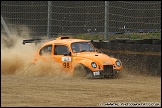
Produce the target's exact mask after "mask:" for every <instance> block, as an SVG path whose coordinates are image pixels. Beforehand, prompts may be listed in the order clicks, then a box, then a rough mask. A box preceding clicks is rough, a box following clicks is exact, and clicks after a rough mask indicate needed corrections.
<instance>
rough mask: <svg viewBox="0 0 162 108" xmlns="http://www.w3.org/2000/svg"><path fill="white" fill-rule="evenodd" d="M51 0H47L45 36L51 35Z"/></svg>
mask: <svg viewBox="0 0 162 108" xmlns="http://www.w3.org/2000/svg"><path fill="white" fill-rule="evenodd" d="M51 5H52V1H48V23H47V38H48V37H50V36H51V27H50V26H51V16H52V15H51V14H52V13H51V12H52V7H51Z"/></svg>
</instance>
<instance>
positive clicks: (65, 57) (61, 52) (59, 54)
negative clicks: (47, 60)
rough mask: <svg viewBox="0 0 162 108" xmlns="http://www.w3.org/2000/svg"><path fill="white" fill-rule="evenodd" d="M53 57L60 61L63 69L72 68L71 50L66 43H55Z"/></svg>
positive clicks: (69, 69)
mask: <svg viewBox="0 0 162 108" xmlns="http://www.w3.org/2000/svg"><path fill="white" fill-rule="evenodd" d="M53 53H54V54H53V56H52V57H53V58H54V60H55V61H56V62H58V63H60V64H61V66H62V67H63V69H65V70H67V71H71V69H72V59H71V55H70V54H71V52H70V50H69V48H68V46H67V45H64V44H55V45H54V52H53Z"/></svg>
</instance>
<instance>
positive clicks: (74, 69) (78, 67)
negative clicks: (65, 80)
mask: <svg viewBox="0 0 162 108" xmlns="http://www.w3.org/2000/svg"><path fill="white" fill-rule="evenodd" d="M37 41H40V40H37ZM31 42H36V41H35V40H32V41H31V40H23V44H25V43H31ZM48 59H52V60H54V61H56V62H58V63H60V64H61V65H62V68H63V69H64V70H66V71H67V72H68V73H69V74H70V75H72V76H78V77H86V78H109V77H114V76H116V75H117V74H118V73H119V72H120V71H121V70H122V63H121V61H120V60H118V59H116V58H111V57H109V56H108V55H106V54H103V53H101V52H98V51H97V49H96V48H95V47H94V46H93V44H92V43H91V42H90V41H89V40H83V39H71V38H69V37H65V36H64V37H58V38H56V39H55V40H51V41H48V42H46V43H44V44H43V45H42V46H41V47H40V48H39V49H38V51H37V52H36V55H35V57H34V59H33V63H34V64H35V63H37V61H38V60H43V61H47V60H48Z"/></svg>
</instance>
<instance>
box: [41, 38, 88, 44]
mask: <svg viewBox="0 0 162 108" xmlns="http://www.w3.org/2000/svg"><path fill="white" fill-rule="evenodd" d="M74 42H89V41H88V40H83V39H60V38H57V39H55V40H52V41H49V42H46V43H45V44H44V45H48V44H54V43H56V44H62V43H64V44H67V45H70V44H71V43H74Z"/></svg>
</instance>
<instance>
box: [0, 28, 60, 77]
mask: <svg viewBox="0 0 162 108" xmlns="http://www.w3.org/2000/svg"><path fill="white" fill-rule="evenodd" d="M30 38H31V37H29V36H28V37H22V36H19V35H18V34H17V33H16V31H15V32H14V34H13V33H12V36H11V37H7V36H5V35H4V34H1V74H5V75H7V74H14V75H25V76H45V75H55V76H56V74H57V76H59V75H60V74H62V73H63V71H62V70H60V66H59V64H57V63H54V61H49V62H48V64H47V63H44V62H41V61H40V62H38V63H37V64H36V65H33V64H32V60H33V58H34V56H35V53H36V51H37V50H38V48H39V47H40V45H41V44H37V46H36V45H35V44H34V43H30V44H25V45H23V44H22V41H23V39H30Z"/></svg>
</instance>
